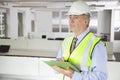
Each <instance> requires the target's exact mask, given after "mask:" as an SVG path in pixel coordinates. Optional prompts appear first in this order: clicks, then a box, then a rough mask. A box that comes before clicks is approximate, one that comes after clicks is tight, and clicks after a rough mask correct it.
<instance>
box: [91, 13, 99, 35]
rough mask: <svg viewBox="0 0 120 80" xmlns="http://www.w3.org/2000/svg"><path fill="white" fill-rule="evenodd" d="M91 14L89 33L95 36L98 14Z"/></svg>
mask: <svg viewBox="0 0 120 80" xmlns="http://www.w3.org/2000/svg"><path fill="white" fill-rule="evenodd" d="M91 13H92V14H91V19H90V24H89V28H90V31H91V32H93V33H95V34H96V33H97V27H98V12H91Z"/></svg>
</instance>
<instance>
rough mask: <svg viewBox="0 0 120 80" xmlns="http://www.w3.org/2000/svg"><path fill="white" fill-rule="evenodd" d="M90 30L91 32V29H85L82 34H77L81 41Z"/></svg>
mask: <svg viewBox="0 0 120 80" xmlns="http://www.w3.org/2000/svg"><path fill="white" fill-rule="evenodd" d="M88 32H89V29H87V30H85V31H84V32H83V33H82V34H80V35H78V36H77V38H78V42H80V41H81V40H82V39H83V37H84V36H85V35H86V34H87V33H88Z"/></svg>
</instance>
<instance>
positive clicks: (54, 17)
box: [52, 12, 60, 25]
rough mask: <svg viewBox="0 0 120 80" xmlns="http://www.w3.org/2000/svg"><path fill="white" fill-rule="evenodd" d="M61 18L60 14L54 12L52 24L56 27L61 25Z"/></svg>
mask: <svg viewBox="0 0 120 80" xmlns="http://www.w3.org/2000/svg"><path fill="white" fill-rule="evenodd" d="M59 17H60V15H59V12H53V13H52V24H53V25H54V24H57V25H58V24H59V22H60V20H59Z"/></svg>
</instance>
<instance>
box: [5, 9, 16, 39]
mask: <svg viewBox="0 0 120 80" xmlns="http://www.w3.org/2000/svg"><path fill="white" fill-rule="evenodd" d="M7 22H8V30H7V31H8V34H7V35H8V37H10V38H11V39H16V38H18V15H17V9H16V8H12V7H10V8H9V10H7Z"/></svg>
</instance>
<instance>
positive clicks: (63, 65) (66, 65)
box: [44, 61, 80, 72]
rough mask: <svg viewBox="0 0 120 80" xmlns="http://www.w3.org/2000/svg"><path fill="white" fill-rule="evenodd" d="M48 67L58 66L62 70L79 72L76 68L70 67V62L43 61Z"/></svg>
mask: <svg viewBox="0 0 120 80" xmlns="http://www.w3.org/2000/svg"><path fill="white" fill-rule="evenodd" d="M44 62H45V63H46V64H48V65H49V66H59V67H61V68H63V69H68V68H71V69H73V70H75V71H77V72H80V70H79V69H78V68H76V67H75V66H74V65H72V64H71V63H70V62H61V61H44Z"/></svg>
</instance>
